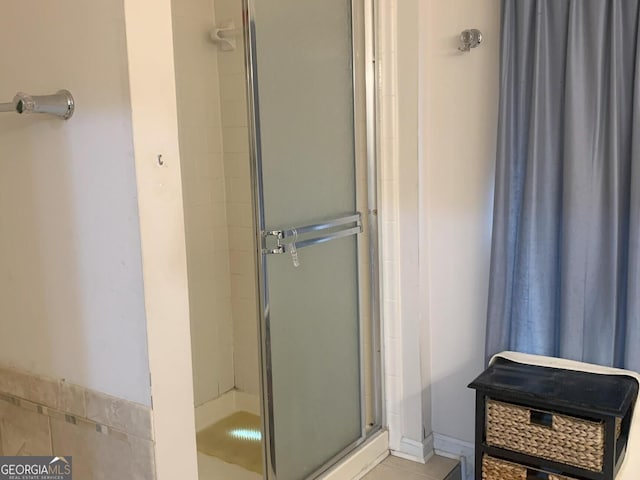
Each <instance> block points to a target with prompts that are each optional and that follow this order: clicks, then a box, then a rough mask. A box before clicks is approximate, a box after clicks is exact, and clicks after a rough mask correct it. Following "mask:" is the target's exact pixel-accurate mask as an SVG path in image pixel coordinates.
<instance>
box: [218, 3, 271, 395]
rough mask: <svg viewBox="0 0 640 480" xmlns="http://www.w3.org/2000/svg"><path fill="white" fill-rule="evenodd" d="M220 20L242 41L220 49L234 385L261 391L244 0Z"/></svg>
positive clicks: (225, 6) (225, 7)
mask: <svg viewBox="0 0 640 480" xmlns="http://www.w3.org/2000/svg"><path fill="white" fill-rule="evenodd" d="M215 13H216V19H217V24H218V26H221V25H226V24H228V23H229V22H233V23H234V25H235V28H236V31H237V37H236V42H237V46H236V48H235V50H233V51H218V71H219V74H220V98H221V107H222V139H223V145H224V147H223V152H224V155H223V156H224V171H225V185H226V201H227V203H226V205H227V224H228V226H229V229H228V234H229V260H230V263H229V265H230V270H231V308H232V312H233V352H234V353H233V357H234V365H235V386H236V388H237V389H238V390H242V391H243V392H246V393H250V394H254V395H258V393H259V388H260V382H259V372H260V367H259V359H258V311H257V301H256V295H257V293H256V265H255V235H254V222H253V218H252V196H251V190H252V185H251V174H250V168H249V165H250V158H249V132H248V121H247V101H246V81H247V80H246V74H245V67H244V45H243V43H244V38H243V35H242V25H243V23H242V0H216V1H215Z"/></svg>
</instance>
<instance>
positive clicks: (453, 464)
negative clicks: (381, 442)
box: [362, 455, 461, 480]
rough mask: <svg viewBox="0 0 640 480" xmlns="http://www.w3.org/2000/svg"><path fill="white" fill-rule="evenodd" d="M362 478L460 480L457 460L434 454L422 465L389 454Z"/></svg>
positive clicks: (384, 479)
mask: <svg viewBox="0 0 640 480" xmlns="http://www.w3.org/2000/svg"><path fill="white" fill-rule="evenodd" d="M362 480H461V474H460V465H459V464H458V462H457V461H455V460H451V459H449V458H444V457H440V456H438V455H434V456H433V457H431V459H430V460H429V461H428V462H427V463H426V465H422V464H420V463H416V462H410V461H409V460H403V459H401V458H398V457H393V456H389V457H387V458H385V459H384V461H383V462H382V463H381V464H380V465H378V466H377V467H376V468H374V469H373V470H372V471H371V472H370V473H368V474H367V475H365V477H364V478H363V479H362Z"/></svg>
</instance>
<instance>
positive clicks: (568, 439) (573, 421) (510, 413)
mask: <svg viewBox="0 0 640 480" xmlns="http://www.w3.org/2000/svg"><path fill="white" fill-rule="evenodd" d="M532 412H534V413H533V414H535V413H537V412H536V411H535V410H531V409H528V408H526V407H521V406H519V405H512V404H509V403H502V402H497V401H495V400H491V399H487V418H486V422H487V425H486V437H487V443H488V444H489V445H491V446H495V447H499V448H504V449H507V450H513V451H516V452H521V453H525V454H527V455H531V456H534V457H538V458H544V459H547V460H552V461H556V462H559V463H563V464H566V465H572V466H574V467H578V468H584V469H586V470H591V471H593V472H601V471H602V465H603V459H604V423H602V422H592V421H588V420H583V419H581V418H575V417H569V416H566V415H559V414H556V413H553V414H548V415H547V416H548V417H549V418H550V422H549V425H548V426H546V425H539V424H536V423H532V421H531V417H532ZM620 423H621V422H620V421H618V422H617V425H616V427H617V428H616V432H617V434H618V435H619V434H620ZM514 478H515V477H514Z"/></svg>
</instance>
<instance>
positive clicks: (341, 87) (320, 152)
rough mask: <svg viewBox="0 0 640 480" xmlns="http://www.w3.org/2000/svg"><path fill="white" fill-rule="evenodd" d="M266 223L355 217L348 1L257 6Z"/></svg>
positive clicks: (288, 0)
mask: <svg viewBox="0 0 640 480" xmlns="http://www.w3.org/2000/svg"><path fill="white" fill-rule="evenodd" d="M254 8H255V36H256V56H257V69H256V70H257V72H256V73H257V83H258V85H257V86H258V96H259V111H260V116H259V120H260V129H261V138H260V140H261V153H262V162H263V171H262V175H263V181H264V185H265V188H264V191H263V200H264V210H265V223H266V225H268V226H270V227H276V226H287V225H300V224H302V223H304V222H308V221H309V220H320V219H324V218H330V217H337V216H340V215H343V214H345V213H349V212H353V211H354V210H355V172H354V168H355V167H354V165H355V162H354V139H353V138H354V135H353V73H352V60H351V51H352V50H351V49H352V46H351V10H350V2H349V1H345V0H305V1H303V2H301V1H300V0H269V1H263V0H256V1H255V2H254Z"/></svg>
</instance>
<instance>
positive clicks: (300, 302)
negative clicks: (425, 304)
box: [252, 0, 363, 480]
mask: <svg viewBox="0 0 640 480" xmlns="http://www.w3.org/2000/svg"><path fill="white" fill-rule="evenodd" d="M252 5H253V14H254V16H253V20H254V25H253V27H254V31H253V33H254V35H255V42H254V48H255V50H254V54H255V58H254V74H255V80H254V81H255V85H254V89H257V97H258V98H257V100H258V101H257V106H258V108H257V112H258V118H257V120H258V123H259V139H258V140H259V146H260V148H259V154H260V159H261V178H262V183H261V196H262V205H263V220H264V227H265V229H267V230H272V229H280V228H293V227H297V226H304V225H308V224H313V223H317V222H319V221H321V220H325V219H333V218H338V217H342V216H345V215H347V214H353V213H354V212H355V211H356V205H355V188H356V185H355V159H354V128H353V117H354V115H353V70H352V43H351V3H350V2H349V1H345V0H305V1H303V2H301V1H300V0H269V1H266V0H254V1H253V2H252ZM298 254H299V259H300V266H299V267H298V268H295V267H294V266H293V262H292V259H291V256H290V255H288V254H284V255H268V256H267V258H266V285H267V290H268V298H267V299H266V301H267V304H268V325H269V331H268V340H269V342H270V343H269V345H268V346H267V348H268V351H267V359H268V362H269V366H270V373H271V377H270V378H271V393H272V400H271V402H272V403H271V412H272V413H273V418H272V421H271V422H270V424H271V426H272V427H271V428H272V436H273V443H272V446H271V447H272V458H273V461H274V463H275V465H274V466H275V472H276V477H277V480H302V479H304V478H306V477H307V476H309V475H310V474H312V473H313V472H314V471H316V470H318V469H319V468H321V467H322V466H323V465H324V464H326V463H327V461H329V460H330V459H331V458H332V457H334V456H335V455H336V454H338V453H340V452H341V451H343V450H344V449H345V448H346V447H348V446H349V445H351V444H352V443H353V442H355V441H356V440H358V439H360V438H361V436H362V427H363V426H362V414H361V378H360V357H359V355H360V347H359V345H360V332H359V320H358V270H357V239H356V237H355V236H350V237H345V238H341V239H337V240H332V241H329V242H327V243H323V244H319V245H315V246H311V247H307V248H304V249H300V250H299V252H298Z"/></svg>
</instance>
